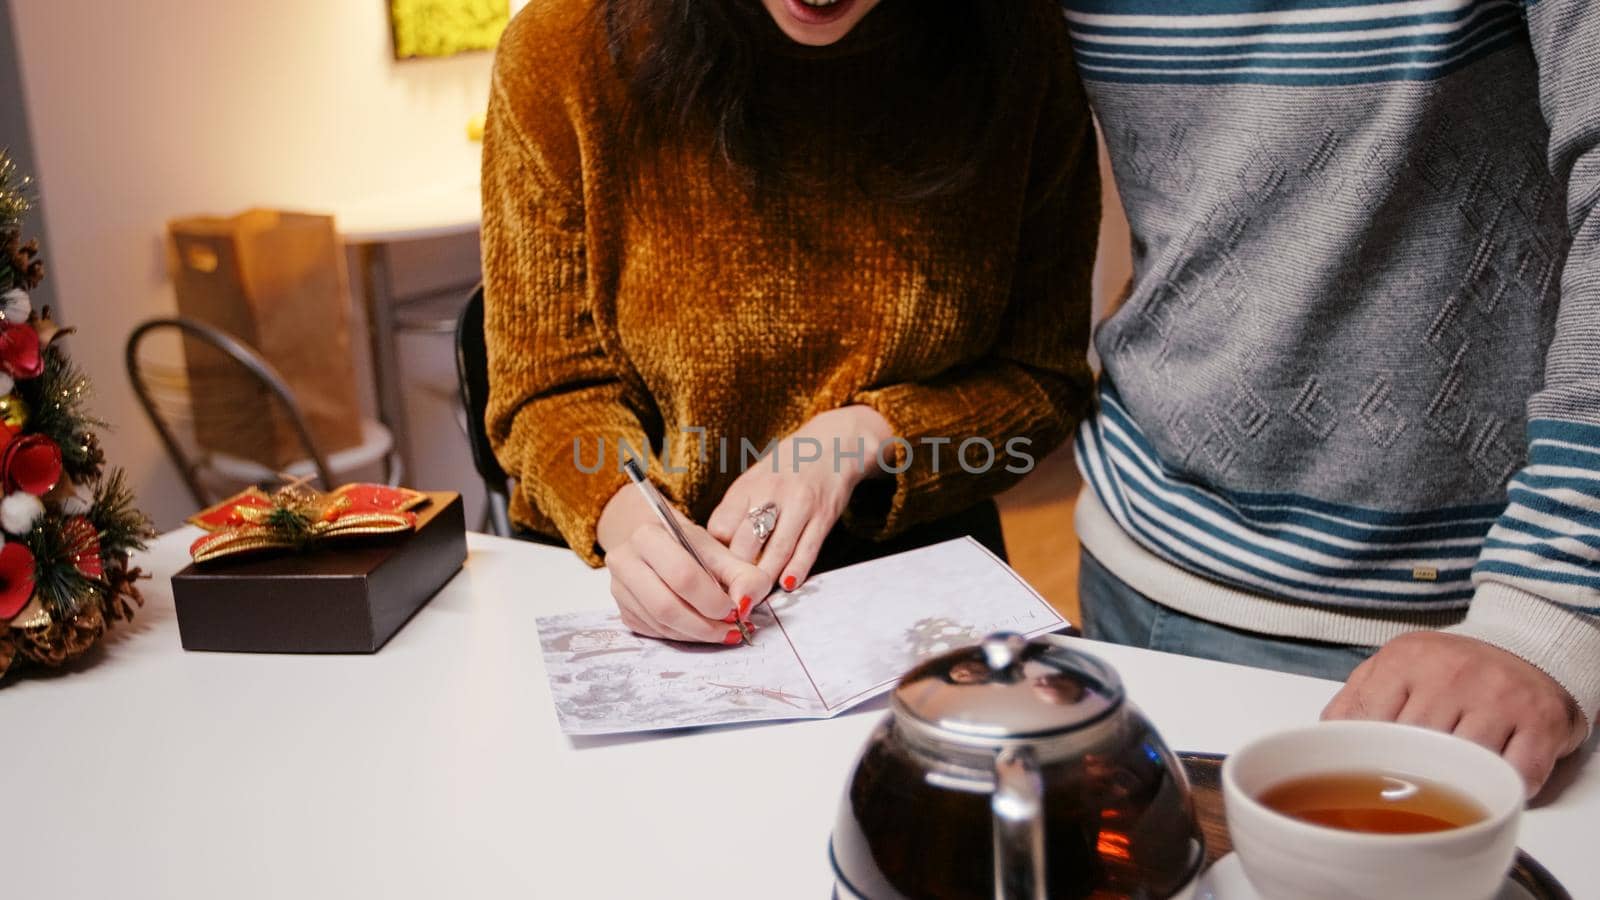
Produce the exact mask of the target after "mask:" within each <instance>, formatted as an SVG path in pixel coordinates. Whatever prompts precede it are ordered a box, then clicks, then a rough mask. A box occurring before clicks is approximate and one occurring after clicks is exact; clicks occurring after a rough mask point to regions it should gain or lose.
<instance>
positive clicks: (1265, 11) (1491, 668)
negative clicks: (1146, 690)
mask: <svg viewBox="0 0 1600 900" xmlns="http://www.w3.org/2000/svg"><path fill="white" fill-rule="evenodd" d="M1065 5H1066V8H1067V18H1068V20H1069V22H1070V24H1071V27H1072V31H1073V36H1074V42H1075V50H1076V54H1077V61H1078V65H1079V68H1080V70H1081V71H1082V73H1083V77H1084V79H1085V81H1086V84H1087V87H1088V91H1089V94H1090V97H1091V100H1092V101H1093V104H1094V107H1095V110H1096V113H1097V114H1098V116H1099V118H1100V121H1101V124H1102V126H1103V128H1104V131H1105V136H1106V140H1107V144H1108V146H1109V148H1110V152H1111V158H1112V163H1113V167H1114V169H1115V172H1116V176H1117V183H1118V186H1119V188H1120V189H1121V193H1122V199H1123V202H1124V204H1125V206H1126V208H1127V212H1128V218H1129V221H1130V223H1131V225H1132V231H1133V241H1134V246H1133V252H1134V268H1135V273H1136V275H1135V279H1134V283H1133V287H1132V292H1131V294H1130V296H1129V298H1128V300H1127V302H1126V303H1125V304H1124V306H1123V307H1122V308H1121V309H1120V310H1119V311H1118V312H1117V313H1116V315H1115V316H1113V317H1112V318H1111V319H1110V320H1109V321H1107V322H1106V323H1105V324H1104V325H1103V326H1102V327H1101V329H1100V331H1099V332H1098V334H1097V335H1096V344H1097V347H1098V350H1099V352H1100V355H1101V357H1102V360H1103V362H1104V372H1105V378H1104V383H1103V386H1102V389H1101V403H1100V409H1099V411H1098V413H1097V415H1096V416H1095V417H1094V418H1093V419H1092V420H1091V421H1090V422H1088V423H1087V424H1086V425H1085V426H1084V427H1083V428H1082V430H1081V431H1080V433H1079V436H1078V452H1079V458H1080V464H1081V467H1082V469H1083V472H1084V475H1085V478H1086V481H1087V485H1088V487H1087V489H1086V491H1085V493H1084V496H1083V499H1082V500H1081V501H1080V510H1079V513H1078V529H1079V533H1080V536H1081V538H1082V540H1083V545H1084V547H1085V557H1084V560H1083V572H1084V574H1083V584H1082V587H1083V602H1084V619H1085V627H1086V630H1087V631H1088V633H1089V634H1090V636H1092V637H1100V638H1103V639H1109V640H1116V641H1119V642H1124V643H1136V644H1140V645H1144V646H1152V647H1155V648H1157V649H1166V650H1173V651H1178V652H1188V653H1194V654H1196V655H1202V656H1208V657H1212V658H1218V659H1228V660H1233V661H1237V662H1244V663H1252V664H1257V665H1269V666H1273V667H1276V668H1283V669H1287V670H1290V671H1299V672H1305V673H1308V674H1315V675H1321V676H1324V677H1334V678H1339V679H1345V678H1347V677H1348V681H1347V683H1346V685H1345V687H1344V689H1343V690H1342V691H1341V692H1340V693H1339V694H1338V696H1337V697H1336V698H1335V699H1334V700H1333V702H1332V704H1331V705H1330V706H1329V707H1328V709H1327V710H1326V711H1325V713H1324V715H1325V716H1328V717H1333V718H1369V719H1384V720H1395V721H1400V722H1408V723H1414V724H1419V725H1423V726H1427V727H1432V728H1437V729H1441V730H1445V731H1453V732H1455V733H1456V734H1459V735H1461V736H1463V737H1466V738H1469V739H1471V740H1475V741H1478V742H1480V743H1482V744H1484V745H1486V746H1489V747H1491V748H1493V749H1494V750H1496V751H1499V752H1502V753H1503V754H1504V755H1505V756H1506V758H1507V759H1509V760H1510V761H1511V762H1512V763H1514V764H1515V765H1517V766H1518V768H1519V769H1520V770H1521V771H1522V773H1523V775H1524V777H1525V778H1526V780H1527V782H1528V785H1529V788H1530V791H1532V790H1537V788H1538V787H1539V786H1540V785H1541V784H1542V783H1543V782H1544V781H1545V780H1546V779H1547V777H1548V775H1549V773H1550V770H1551V767H1552V765H1553V764H1554V763H1555V761H1556V760H1557V759H1558V758H1559V757H1561V756H1564V755H1566V754H1568V753H1570V752H1572V751H1573V750H1575V749H1576V748H1577V747H1579V746H1580V745H1581V744H1582V743H1583V741H1584V739H1585V737H1586V736H1587V734H1588V733H1589V727H1590V723H1591V722H1593V720H1594V718H1595V714H1596V709H1597V707H1600V205H1597V201H1600V3H1596V2H1594V0H1530V2H1527V3H1523V2H1516V0H1409V2H1362V0H1065ZM1374 648H1378V649H1376V652H1374ZM1369 655H1370V659H1368V656H1369ZM1362 660H1366V661H1365V662H1362ZM1352 669H1353V672H1352Z"/></svg>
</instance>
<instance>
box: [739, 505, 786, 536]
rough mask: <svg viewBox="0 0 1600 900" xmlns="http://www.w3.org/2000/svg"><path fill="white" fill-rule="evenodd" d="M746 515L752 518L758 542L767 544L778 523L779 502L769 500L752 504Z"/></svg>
mask: <svg viewBox="0 0 1600 900" xmlns="http://www.w3.org/2000/svg"><path fill="white" fill-rule="evenodd" d="M744 515H745V518H747V519H749V520H750V528H751V530H752V531H754V532H755V533H756V542H757V543H762V544H765V543H766V542H767V538H769V537H772V530H773V529H774V528H776V527H777V525H778V504H776V503H770V502H769V503H763V504H761V505H760V506H752V507H750V511H749V512H747V513H745V514H744Z"/></svg>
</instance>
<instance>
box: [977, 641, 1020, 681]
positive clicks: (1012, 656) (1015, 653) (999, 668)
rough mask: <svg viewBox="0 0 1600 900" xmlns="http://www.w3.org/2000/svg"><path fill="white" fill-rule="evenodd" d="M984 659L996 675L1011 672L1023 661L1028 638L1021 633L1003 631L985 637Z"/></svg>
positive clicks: (1011, 673)
mask: <svg viewBox="0 0 1600 900" xmlns="http://www.w3.org/2000/svg"><path fill="white" fill-rule="evenodd" d="M981 646H982V647H983V661H984V662H985V663H986V664H988V666H989V668H990V669H991V670H993V671H994V673H995V674H996V675H1000V674H1002V673H1004V674H1010V675H1015V672H1014V671H1013V669H1014V667H1015V666H1016V665H1017V663H1019V662H1021V661H1022V652H1023V651H1024V650H1027V649H1028V639H1027V638H1025V637H1023V636H1022V635H1020V634H1015V633H1013V632H1009V631H1002V632H998V633H996V634H991V635H989V636H988V637H986V638H984V639H983V644H982V645H981Z"/></svg>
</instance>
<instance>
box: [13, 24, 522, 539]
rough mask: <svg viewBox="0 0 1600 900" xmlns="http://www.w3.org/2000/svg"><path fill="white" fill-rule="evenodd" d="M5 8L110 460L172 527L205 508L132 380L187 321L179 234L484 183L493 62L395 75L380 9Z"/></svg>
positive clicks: (54, 251) (462, 62)
mask: <svg viewBox="0 0 1600 900" xmlns="http://www.w3.org/2000/svg"><path fill="white" fill-rule="evenodd" d="M10 2H11V10H10V12H11V22H12V25H13V26H14V28H13V30H14V32H15V37H16V42H17V45H18V51H19V54H20V59H21V71H22V80H23V82H24V87H25V94H26V108H27V111H28V118H29V121H30V123H31V126H32V132H33V139H34V149H35V151H36V154H35V155H36V158H37V160H38V162H39V170H38V173H37V174H38V176H39V179H40V181H41V183H42V184H43V185H44V186H45V191H44V194H43V198H42V199H43V215H44V219H45V221H46V222H47V223H48V227H49V243H48V244H47V246H46V248H45V249H46V252H47V254H48V257H49V261H50V262H51V264H52V265H51V269H50V277H51V279H52V283H53V287H54V289H55V291H56V293H57V295H58V296H60V297H61V298H62V303H63V305H64V307H65V310H66V312H67V314H68V316H67V317H68V320H69V322H70V324H74V325H77V326H78V327H79V328H80V329H81V331H80V332H79V334H77V335H76V336H74V337H73V338H71V341H72V343H71V348H72V350H73V354H74V357H75V358H76V359H77V360H78V361H79V362H80V363H81V364H82V365H83V366H84V368H85V369H87V370H88V373H89V374H90V376H91V377H92V378H94V380H95V386H96V392H97V397H96V401H95V410H96V412H97V413H98V414H99V415H100V416H101V417H102V418H104V419H106V420H107V421H109V422H110V423H111V426H112V430H111V433H109V434H108V435H106V450H107V453H108V455H109V456H110V458H111V459H112V461H113V462H115V463H117V464H120V465H123V466H125V467H126V468H127V469H128V471H129V474H130V476H131V477H132V479H133V481H134V483H135V485H136V486H137V488H138V490H139V491H140V494H141V498H142V502H143V505H144V506H145V508H146V509H147V510H148V511H150V512H151V513H152V515H154V516H155V518H156V519H157V523H158V524H159V525H161V526H163V527H170V526H172V525H174V524H176V523H177V522H178V521H180V520H181V519H182V517H183V516H184V515H187V514H188V513H189V512H191V511H192V510H191V509H190V506H191V505H192V504H191V501H190V500H189V498H188V496H187V494H186V493H185V492H184V491H183V489H182V486H181V482H180V481H179V480H178V476H177V473H176V471H175V470H174V469H173V468H172V467H171V466H170V465H169V464H168V462H167V461H166V458H165V456H164V455H163V454H162V452H161V451H160V448H159V446H158V445H157V444H156V441H155V439H154V436H153V434H152V433H151V431H150V429H149V426H148V424H147V423H146V422H145V421H144V419H143V417H142V415H141V414H140V413H139V411H138V410H137V408H136V407H135V406H134V400H133V396H132V393H131V391H130V390H129V389H128V387H127V383H126V378H125V376H124V374H123V371H122V366H121V360H122V342H123V340H124V338H125V337H126V336H127V334H128V333H129V331H130V330H131V329H132V328H133V326H134V325H135V324H136V323H137V322H139V321H141V320H143V319H145V318H148V317H151V316H156V315H162V314H166V313H170V312H171V311H172V309H173V306H172V297H171V288H170V285H169V283H168V279H167V277H166V271H165V261H164V256H163V250H162V243H161V237H162V235H163V234H164V230H165V225H166V222H167V221H168V220H169V219H171V218H174V217H177V216H181V215H187V214H191V213H205V212H217V213H226V212H232V211H235V210H238V209H242V208H245V207H248V206H251V205H258V204H259V205H272V206H284V207H296V208H308V209H320V208H328V207H330V206H334V205H337V204H341V203H346V202H350V201H354V200H359V199H362V198H365V197H369V196H372V195H376V194H381V193H383V192H387V191H394V190H404V189H406V188H408V187H411V186H415V185H418V184H423V183H426V182H428V181H429V180H430V179H434V178H445V179H448V180H449V181H452V182H459V181H461V180H462V179H463V178H465V177H471V174H472V173H473V172H475V171H476V168H477V146H476V145H474V144H472V143H470V142H469V141H468V140H467V139H466V136H465V134H466V131H465V127H466V122H467V120H468V119H469V118H470V117H471V116H472V115H474V114H476V113H478V112H481V110H482V107H483V102H484V98H485V97H486V96H487V91H488V73H489V56H488V54H476V55H471V56H464V57H458V58H455V59H450V60H439V61H421V62H405V63H396V62H394V61H393V60H392V58H391V48H390V44H389V32H388V19H387V15H386V13H385V6H386V5H385V3H384V2H382V0H332V2H330V0H275V2H273V3H270V4H260V3H246V2H238V0H221V2H219V0H10ZM518 5H520V4H518Z"/></svg>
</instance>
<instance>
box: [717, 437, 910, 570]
mask: <svg viewBox="0 0 1600 900" xmlns="http://www.w3.org/2000/svg"><path fill="white" fill-rule="evenodd" d="M892 436H893V431H892V429H891V428H890V427H889V423H888V421H886V420H885V419H884V418H883V416H882V415H880V414H879V413H878V411H877V410H875V409H873V408H872V407H870V406H846V407H841V408H839V409H832V410H829V411H827V412H825V413H822V414H820V415H818V416H816V417H815V418H813V419H812V420H811V421H809V422H807V423H806V424H805V425H803V426H801V428H800V430H799V431H796V432H795V433H794V434H791V435H789V436H788V437H786V438H784V439H783V440H781V441H779V442H778V446H777V449H776V451H775V452H774V453H772V454H769V455H768V456H765V457H762V459H761V460H760V461H759V462H757V463H755V464H753V465H752V466H751V467H750V468H749V469H746V470H745V471H744V472H743V473H742V474H740V476H739V477H738V479H737V480H735V481H734V483H733V484H732V485H730V486H729V487H728V492H727V493H726V494H725V495H723V498H722V502H721V503H719V504H718V505H717V508H716V509H715V510H714V511H712V513H711V519H710V521H709V522H707V523H706V530H707V531H709V532H710V533H711V536H712V537H714V538H716V539H717V540H719V541H722V542H723V543H725V544H727V545H728V549H729V550H731V551H732V553H733V556H734V557H735V558H737V559H740V560H744V561H747V562H757V561H758V560H759V563H758V564H759V566H760V568H761V570H762V571H763V572H765V573H766V575H767V577H768V579H769V583H770V582H771V581H777V582H778V583H779V584H781V585H783V588H784V590H787V591H792V590H794V589H795V588H797V587H799V586H800V584H801V583H802V582H804V581H805V580H806V576H807V575H810V574H811V567H812V565H813V564H815V563H816V561H817V553H818V552H820V551H821V550H822V542H823V540H824V539H826V538H827V536H828V532H830V531H832V530H833V526H834V523H836V522H838V521H839V516H841V515H843V514H844V509H845V506H846V505H847V504H848V503H849V502H850V494H851V493H852V492H853V491H855V488H856V485H858V484H860V483H861V481H862V480H863V479H865V478H867V477H869V476H870V475H873V474H877V473H879V472H880V471H881V470H880V469H879V467H878V464H877V459H878V451H879V448H881V447H882V446H883V444H884V443H885V442H887V441H888V440H889V439H890V438H891V437H892ZM858 451H859V452H858ZM766 503H771V504H773V506H774V507H776V510H777V522H776V523H775V525H774V527H773V531H772V533H771V534H770V535H769V536H768V537H767V540H766V541H765V545H764V546H763V542H762V541H761V540H760V538H759V537H758V536H757V535H756V532H755V528H754V526H753V523H752V522H751V520H750V517H749V513H750V511H751V510H752V509H755V508H757V507H760V506H762V505H763V504H766Z"/></svg>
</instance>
